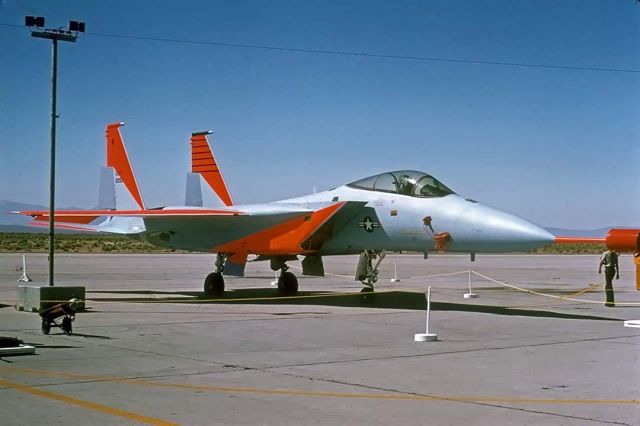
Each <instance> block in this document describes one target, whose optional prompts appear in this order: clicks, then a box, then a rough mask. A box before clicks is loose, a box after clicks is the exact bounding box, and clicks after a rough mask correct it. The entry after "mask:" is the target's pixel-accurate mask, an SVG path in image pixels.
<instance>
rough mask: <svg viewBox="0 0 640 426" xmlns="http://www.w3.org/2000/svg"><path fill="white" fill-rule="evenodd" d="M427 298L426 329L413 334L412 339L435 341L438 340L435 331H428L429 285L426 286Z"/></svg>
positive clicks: (429, 311)
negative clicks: (423, 331)
mask: <svg viewBox="0 0 640 426" xmlns="http://www.w3.org/2000/svg"><path fill="white" fill-rule="evenodd" d="M425 296H426V298H427V329H426V333H416V334H415V335H414V336H413V340H414V341H416V342H435V341H436V340H438V335H437V334H436V333H429V315H430V313H431V286H429V287H428V288H427V294H426V295H425Z"/></svg>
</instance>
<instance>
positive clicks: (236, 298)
mask: <svg viewBox="0 0 640 426" xmlns="http://www.w3.org/2000/svg"><path fill="white" fill-rule="evenodd" d="M100 293H115V294H140V295H153V294H158V295H174V296H175V297H165V298H159V299H149V298H142V297H133V298H120V297H119V298H108V297H107V298H92V299H91V300H94V301H96V302H97V301H100V302H123V303H127V302H144V303H154V302H157V303H158V304H160V303H198V304H234V305H305V306H309V305H313V306H336V307H358V308H375V309H401V310H420V311H424V310H425V309H426V303H425V298H424V293H422V292H420V293H418V292H409V291H384V292H379V293H358V294H353V293H347V294H345V293H340V292H325V291H323V292H314V291H301V292H299V293H298V295H297V296H295V297H277V291H276V290H275V289H273V288H258V289H256V288H251V289H239V290H233V291H228V292H225V294H224V296H222V297H217V298H213V297H208V296H204V295H203V294H202V293H201V292H190V291H184V292H171V291H153V290H139V291H138V290H117V291H101V292H100ZM305 296H308V297H306V298H305ZM194 297H196V298H197V299H195V300H194ZM261 298H264V299H263V300H261ZM225 299H226V300H225ZM243 299H246V300H243ZM196 300H197V302H196ZM431 309H432V310H434V311H455V312H476V313H484V314H493V315H506V316H526V317H538V318H558V319H578V320H591V321H622V320H621V319H618V318H610V317H602V316H595V315H577V314H568V313H561V312H553V311H543V310H537V309H519V308H507V307H502V306H493V305H480V304H475V303H474V304H467V303H450V302H437V301H435V302H433V301H432V302H431Z"/></svg>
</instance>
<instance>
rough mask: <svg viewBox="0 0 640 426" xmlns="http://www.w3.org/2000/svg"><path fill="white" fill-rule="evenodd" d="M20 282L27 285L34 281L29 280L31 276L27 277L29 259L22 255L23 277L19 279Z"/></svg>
mask: <svg viewBox="0 0 640 426" xmlns="http://www.w3.org/2000/svg"><path fill="white" fill-rule="evenodd" d="M18 281H22V282H26V283H28V282H30V281H33V280H32V279H31V278H29V275H27V258H26V257H25V255H24V254H23V255H22V275H21V276H20V278H18Z"/></svg>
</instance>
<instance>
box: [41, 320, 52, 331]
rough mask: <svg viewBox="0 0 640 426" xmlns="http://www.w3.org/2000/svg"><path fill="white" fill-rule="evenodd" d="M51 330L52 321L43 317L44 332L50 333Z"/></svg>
mask: <svg viewBox="0 0 640 426" xmlns="http://www.w3.org/2000/svg"><path fill="white" fill-rule="evenodd" d="M50 331H51V323H50V322H49V320H48V319H45V318H43V319H42V334H49V332H50Z"/></svg>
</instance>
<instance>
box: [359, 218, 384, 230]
mask: <svg viewBox="0 0 640 426" xmlns="http://www.w3.org/2000/svg"><path fill="white" fill-rule="evenodd" d="M378 227H380V223H378V222H375V221H374V220H373V219H371V218H370V217H369V216H367V217H365V218H364V220H362V222H358V228H364V230H365V231H367V232H373V230H374V229H376V228H378Z"/></svg>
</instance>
